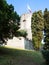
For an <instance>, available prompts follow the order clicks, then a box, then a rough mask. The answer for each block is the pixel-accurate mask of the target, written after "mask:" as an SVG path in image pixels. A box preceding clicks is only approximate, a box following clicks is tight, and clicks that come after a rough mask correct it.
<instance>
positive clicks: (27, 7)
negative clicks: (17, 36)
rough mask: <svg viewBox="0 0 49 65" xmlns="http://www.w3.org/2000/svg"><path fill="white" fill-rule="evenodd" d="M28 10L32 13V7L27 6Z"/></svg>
mask: <svg viewBox="0 0 49 65" xmlns="http://www.w3.org/2000/svg"><path fill="white" fill-rule="evenodd" d="M27 9H28V11H29V12H30V13H32V11H31V8H30V6H29V5H28V4H27Z"/></svg>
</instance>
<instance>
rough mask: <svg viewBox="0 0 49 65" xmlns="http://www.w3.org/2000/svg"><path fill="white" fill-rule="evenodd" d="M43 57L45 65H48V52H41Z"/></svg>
mask: <svg viewBox="0 0 49 65" xmlns="http://www.w3.org/2000/svg"><path fill="white" fill-rule="evenodd" d="M42 54H43V57H44V58H45V63H46V65H49V50H43V51H42Z"/></svg>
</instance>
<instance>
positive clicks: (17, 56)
mask: <svg viewBox="0 0 49 65" xmlns="http://www.w3.org/2000/svg"><path fill="white" fill-rule="evenodd" d="M43 62H44V59H43V56H42V54H41V52H39V51H34V50H33V51H28V50H19V49H12V48H6V47H0V65H44V64H43Z"/></svg>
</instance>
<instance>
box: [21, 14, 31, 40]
mask: <svg viewBox="0 0 49 65" xmlns="http://www.w3.org/2000/svg"><path fill="white" fill-rule="evenodd" d="M31 17H32V13H27V14H23V15H22V16H21V19H20V29H22V30H26V31H27V34H28V35H27V38H28V39H29V40H32V33H31Z"/></svg>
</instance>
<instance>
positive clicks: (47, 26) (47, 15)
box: [44, 8, 49, 50]
mask: <svg viewBox="0 0 49 65" xmlns="http://www.w3.org/2000/svg"><path fill="white" fill-rule="evenodd" d="M44 20H45V21H44V33H45V38H44V42H45V44H44V49H45V50H49V11H48V9H47V8H45V11H44Z"/></svg>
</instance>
